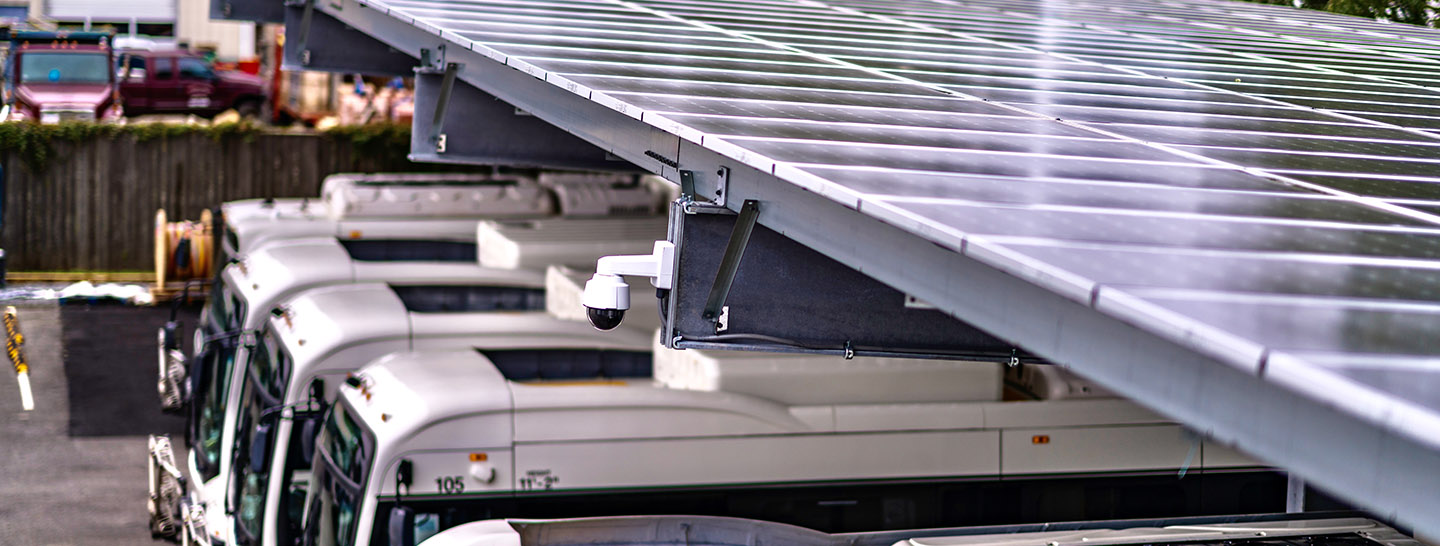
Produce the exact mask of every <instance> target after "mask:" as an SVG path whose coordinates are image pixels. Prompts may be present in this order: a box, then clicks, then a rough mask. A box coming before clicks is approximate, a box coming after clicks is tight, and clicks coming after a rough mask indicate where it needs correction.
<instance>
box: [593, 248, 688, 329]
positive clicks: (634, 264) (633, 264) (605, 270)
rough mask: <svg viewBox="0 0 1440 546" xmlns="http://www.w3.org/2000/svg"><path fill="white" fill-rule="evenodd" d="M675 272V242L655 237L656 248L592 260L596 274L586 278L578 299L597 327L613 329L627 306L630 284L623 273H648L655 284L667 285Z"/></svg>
mask: <svg viewBox="0 0 1440 546" xmlns="http://www.w3.org/2000/svg"><path fill="white" fill-rule="evenodd" d="M674 274H675V244H674V243H671V242H670V241H655V252H653V253H651V254H648V255H639V256H634V255H632V256H606V257H604V258H600V261H599V262H597V263H596V264H595V276H594V277H591V278H590V280H589V281H586V282H585V295H584V296H583V298H582V299H581V303H582V304H583V305H584V306H585V316H586V318H589V319H590V325H591V326H594V327H595V328H596V329H597V330H614V329H615V328H616V327H617V326H620V321H621V320H624V319H625V311H626V310H627V309H629V308H630V285H629V284H626V283H625V279H624V278H622V277H621V276H622V275H630V276H637V277H650V284H653V285H655V287H656V288H663V289H669V288H670V285H671V283H672V282H673V280H674Z"/></svg>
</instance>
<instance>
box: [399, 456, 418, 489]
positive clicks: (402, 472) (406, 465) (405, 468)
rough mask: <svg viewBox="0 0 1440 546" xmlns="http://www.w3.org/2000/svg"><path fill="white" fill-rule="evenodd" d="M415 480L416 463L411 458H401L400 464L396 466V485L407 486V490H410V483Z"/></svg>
mask: <svg viewBox="0 0 1440 546" xmlns="http://www.w3.org/2000/svg"><path fill="white" fill-rule="evenodd" d="M414 481H415V463H413V462H411V461H410V459H400V464H399V465H398V466H396V467H395V485H397V486H399V485H403V486H405V492H406V493H409V492H410V484H411V483H414Z"/></svg>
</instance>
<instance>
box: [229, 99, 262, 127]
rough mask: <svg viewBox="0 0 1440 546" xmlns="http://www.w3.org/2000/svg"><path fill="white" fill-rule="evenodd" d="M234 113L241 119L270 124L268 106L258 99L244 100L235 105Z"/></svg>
mask: <svg viewBox="0 0 1440 546" xmlns="http://www.w3.org/2000/svg"><path fill="white" fill-rule="evenodd" d="M235 112H236V113H238V114H240V117H241V118H244V119H248V120H252V121H258V122H260V123H270V105H269V104H268V103H266V102H265V101H263V100H260V99H245V100H243V101H240V103H238V104H236V105H235Z"/></svg>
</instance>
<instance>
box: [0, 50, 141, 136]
mask: <svg viewBox="0 0 1440 546" xmlns="http://www.w3.org/2000/svg"><path fill="white" fill-rule="evenodd" d="M9 38H10V51H9V54H8V55H7V57H6V63H5V99H6V100H5V109H4V111H5V115H4V118H5V119H6V120H30V121H38V122H40V123H59V122H62V121H96V120H101V121H113V120H117V119H119V118H120V117H121V104H120V101H118V100H116V99H117V98H118V97H117V96H116V92H115V72H114V71H113V70H111V67H112V66H113V64H112V61H111V58H112V57H111V49H110V41H111V39H110V35H109V34H107V33H99V32H37V31H17V32H14V33H11V34H10V36H9Z"/></svg>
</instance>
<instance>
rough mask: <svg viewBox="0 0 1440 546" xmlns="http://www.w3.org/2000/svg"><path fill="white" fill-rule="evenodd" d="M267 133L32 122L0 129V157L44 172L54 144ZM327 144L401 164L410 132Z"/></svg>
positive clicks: (382, 132)
mask: <svg viewBox="0 0 1440 546" xmlns="http://www.w3.org/2000/svg"><path fill="white" fill-rule="evenodd" d="M266 131H277V132H286V131H285V130H282V129H275V128H271V127H265V126H261V125H257V124H254V123H251V122H248V121H240V122H233V123H218V124H214V125H198V124H184V123H136V124H124V125H120V124H113V123H88V122H67V123H59V124H55V125H41V124H38V123H34V122H11V123H0V152H10V151H14V152H18V153H19V154H20V157H22V158H24V162H25V166H26V167H28V168H30V169H31V171H33V172H43V171H45V169H46V167H47V166H48V165H49V164H50V162H51V160H52V159H53V158H54V155H55V143H56V142H77V143H78V142H85V141H88V140H96V139H111V138H127V137H128V138H134V139H135V140H136V141H139V142H145V141H151V140H159V139H172V138H187V137H190V136H192V135H204V136H206V137H209V138H212V139H214V140H216V141H217V142H218V141H224V140H227V139H242V140H247V141H248V140H250V139H251V138H253V137H254V136H255V135H258V134H260V133H262V132H266ZM319 134H321V135H322V136H324V137H326V138H331V139H335V140H339V141H345V142H348V143H349V144H350V145H351V146H353V147H354V148H355V150H356V151H358V152H361V153H362V154H364V155H367V156H371V157H387V156H393V157H396V158H397V159H400V160H403V159H404V158H405V156H406V155H407V154H409V151H410V126H409V125H405V124H399V123H375V124H368V125H352V126H341V127H335V128H333V129H327V130H324V131H320V132H319Z"/></svg>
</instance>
